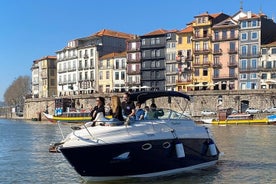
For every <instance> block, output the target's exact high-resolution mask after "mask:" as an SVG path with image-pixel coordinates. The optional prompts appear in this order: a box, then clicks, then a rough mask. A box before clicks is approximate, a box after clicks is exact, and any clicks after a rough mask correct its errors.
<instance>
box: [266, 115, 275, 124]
mask: <svg viewBox="0 0 276 184" xmlns="http://www.w3.org/2000/svg"><path fill="white" fill-rule="evenodd" d="M267 119H268V123H269V124H276V114H272V115H268V116H267Z"/></svg>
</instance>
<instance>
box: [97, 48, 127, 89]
mask: <svg viewBox="0 0 276 184" xmlns="http://www.w3.org/2000/svg"><path fill="white" fill-rule="evenodd" d="M98 67H99V73H98V74H99V76H98V79H99V92H100V93H109V92H112V91H124V90H125V89H126V86H125V81H126V52H121V53H115V52H113V53H110V54H106V55H104V56H102V57H101V58H100V59H99V65H98Z"/></svg>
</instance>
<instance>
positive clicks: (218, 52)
mask: <svg viewBox="0 0 276 184" xmlns="http://www.w3.org/2000/svg"><path fill="white" fill-rule="evenodd" d="M213 55H222V50H221V49H216V50H214V51H213Z"/></svg>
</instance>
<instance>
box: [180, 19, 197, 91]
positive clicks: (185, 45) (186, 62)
mask: <svg viewBox="0 0 276 184" xmlns="http://www.w3.org/2000/svg"><path fill="white" fill-rule="evenodd" d="M192 36H193V27H192V25H191V24H189V25H188V26H187V27H186V28H184V29H182V30H180V31H179V32H178V33H177V45H176V50H177V53H176V61H177V64H178V78H177V83H176V85H177V91H188V90H191V89H192V86H193V72H192V67H191V65H192V61H193V54H192V51H193V44H192Z"/></svg>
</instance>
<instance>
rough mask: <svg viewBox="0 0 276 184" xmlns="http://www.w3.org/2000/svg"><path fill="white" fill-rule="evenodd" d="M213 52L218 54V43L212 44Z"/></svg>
mask: <svg viewBox="0 0 276 184" xmlns="http://www.w3.org/2000/svg"><path fill="white" fill-rule="evenodd" d="M214 52H219V43H215V44H214Z"/></svg>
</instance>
